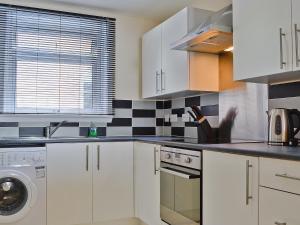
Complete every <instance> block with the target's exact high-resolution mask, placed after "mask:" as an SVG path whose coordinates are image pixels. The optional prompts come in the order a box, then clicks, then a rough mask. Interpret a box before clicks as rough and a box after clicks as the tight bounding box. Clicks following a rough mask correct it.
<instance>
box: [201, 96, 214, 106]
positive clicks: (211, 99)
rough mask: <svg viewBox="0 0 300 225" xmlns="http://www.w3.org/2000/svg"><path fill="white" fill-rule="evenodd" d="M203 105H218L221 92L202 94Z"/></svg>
mask: <svg viewBox="0 0 300 225" xmlns="http://www.w3.org/2000/svg"><path fill="white" fill-rule="evenodd" d="M200 104H201V106H206V105H218V104H219V94H215V93H214V94H207V95H201V100H200Z"/></svg>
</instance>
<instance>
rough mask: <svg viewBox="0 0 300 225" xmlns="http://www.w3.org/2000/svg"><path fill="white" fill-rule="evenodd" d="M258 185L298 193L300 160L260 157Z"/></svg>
mask: <svg viewBox="0 0 300 225" xmlns="http://www.w3.org/2000/svg"><path fill="white" fill-rule="evenodd" d="M260 185H261V186H265V187H270V188H275V189H278V190H283V191H287V192H291V193H295V194H300V162H297V161H290V160H279V159H268V158H260Z"/></svg>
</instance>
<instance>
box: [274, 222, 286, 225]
mask: <svg viewBox="0 0 300 225" xmlns="http://www.w3.org/2000/svg"><path fill="white" fill-rule="evenodd" d="M274 224H275V225H287V223H279V222H275V223H274Z"/></svg>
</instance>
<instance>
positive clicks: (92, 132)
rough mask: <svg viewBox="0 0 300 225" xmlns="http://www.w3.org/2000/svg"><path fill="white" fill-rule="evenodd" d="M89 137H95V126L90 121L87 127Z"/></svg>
mask: <svg viewBox="0 0 300 225" xmlns="http://www.w3.org/2000/svg"><path fill="white" fill-rule="evenodd" d="M89 137H97V127H96V126H95V124H94V123H93V122H91V124H90V127H89Z"/></svg>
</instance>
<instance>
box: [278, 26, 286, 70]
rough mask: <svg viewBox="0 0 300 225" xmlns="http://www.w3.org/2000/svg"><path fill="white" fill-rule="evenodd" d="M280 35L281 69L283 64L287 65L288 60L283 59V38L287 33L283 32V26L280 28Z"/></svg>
mask: <svg viewBox="0 0 300 225" xmlns="http://www.w3.org/2000/svg"><path fill="white" fill-rule="evenodd" d="M279 35H280V41H279V44H280V69H283V66H285V65H286V62H284V61H283V43H282V38H283V37H285V33H283V31H282V28H280V29H279Z"/></svg>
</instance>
